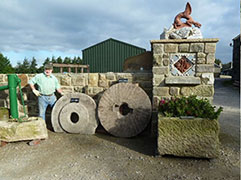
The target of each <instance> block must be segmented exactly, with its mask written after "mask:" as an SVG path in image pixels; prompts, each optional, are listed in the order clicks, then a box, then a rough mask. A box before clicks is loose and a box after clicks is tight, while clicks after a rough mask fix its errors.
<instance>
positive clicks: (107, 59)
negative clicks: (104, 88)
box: [82, 39, 146, 73]
mask: <svg viewBox="0 0 241 180" xmlns="http://www.w3.org/2000/svg"><path fill="white" fill-rule="evenodd" d="M145 51H146V50H145V49H143V48H139V47H136V46H133V45H130V44H127V43H124V42H121V41H118V40H115V39H108V40H106V41H103V42H101V43H98V44H96V45H94V46H91V47H89V48H86V49H84V50H83V51H82V54H83V63H84V64H88V65H89V66H90V72H102V73H105V72H123V63H124V60H125V59H126V58H128V57H131V56H136V55H138V54H141V53H143V52H145Z"/></svg>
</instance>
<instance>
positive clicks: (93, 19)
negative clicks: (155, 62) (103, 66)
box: [0, 0, 240, 66]
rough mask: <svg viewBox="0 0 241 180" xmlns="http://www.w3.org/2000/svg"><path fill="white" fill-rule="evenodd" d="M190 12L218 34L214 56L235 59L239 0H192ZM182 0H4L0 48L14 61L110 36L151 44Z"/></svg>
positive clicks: (76, 49) (63, 52)
mask: <svg viewBox="0 0 241 180" xmlns="http://www.w3.org/2000/svg"><path fill="white" fill-rule="evenodd" d="M189 2H190V4H191V6H192V14H191V16H192V17H193V19H194V20H195V21H198V22H200V23H201V24H202V27H201V32H202V34H203V37H204V38H219V39H220V40H219V42H218V44H217V52H216V58H218V59H221V60H222V62H223V63H226V62H229V61H231V60H232V47H230V46H229V44H230V43H231V42H232V39H233V38H234V37H236V36H237V35H238V34H239V33H240V2H239V1H238V0H190V1H189ZM186 3H187V1H184V0H167V1H166V0H165V1H164V0H151V1H150V0H88V1H87V0H38V1H37V0H0V13H1V16H0V27H1V28H0V52H1V53H2V54H3V55H4V56H6V57H8V58H9V59H10V62H11V64H12V65H13V66H15V65H16V64H17V62H21V61H22V60H23V59H24V58H25V57H26V58H27V59H29V60H31V59H32V57H33V56H34V57H35V58H36V59H37V63H38V64H39V65H42V63H43V62H44V60H45V59H46V58H47V57H50V58H51V57H52V56H55V57H56V58H57V57H58V56H61V57H62V58H64V57H66V56H67V57H74V56H80V57H82V50H83V49H85V48H87V47H89V46H92V45H94V44H96V43H99V42H101V41H104V40H106V39H108V38H114V39H117V40H120V41H124V42H127V43H130V44H133V45H136V46H139V47H143V48H145V49H146V50H150V48H151V46H150V40H156V39H159V38H160V34H161V33H162V32H163V29H164V28H165V27H166V28H169V27H170V26H171V24H172V23H173V19H174V17H175V16H176V15H177V14H178V13H179V12H182V11H184V9H185V5H186Z"/></svg>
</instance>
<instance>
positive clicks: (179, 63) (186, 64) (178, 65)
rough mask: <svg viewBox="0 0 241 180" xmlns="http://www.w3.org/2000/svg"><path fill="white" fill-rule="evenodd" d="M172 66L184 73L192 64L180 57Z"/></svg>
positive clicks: (184, 57)
mask: <svg viewBox="0 0 241 180" xmlns="http://www.w3.org/2000/svg"><path fill="white" fill-rule="evenodd" d="M174 66H175V67H176V68H177V69H178V70H179V71H180V72H181V73H184V72H186V71H187V70H188V69H189V68H190V67H191V66H192V64H191V63H190V61H189V59H187V58H186V56H182V57H181V59H179V60H178V61H177V62H176V63H175V64H174Z"/></svg>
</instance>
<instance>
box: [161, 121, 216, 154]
mask: <svg viewBox="0 0 241 180" xmlns="http://www.w3.org/2000/svg"><path fill="white" fill-rule="evenodd" d="M219 131H220V126H219V122H218V121H217V120H209V119H202V118H194V119H179V118H175V117H162V116H159V117H158V148H157V149H158V153H159V155H174V156H180V157H197V158H217V157H218V156H219V152H220V142H219V138H218V135H219Z"/></svg>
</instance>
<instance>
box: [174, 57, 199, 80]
mask: <svg viewBox="0 0 241 180" xmlns="http://www.w3.org/2000/svg"><path fill="white" fill-rule="evenodd" d="M170 70H171V73H172V75H174V76H194V74H195V55H194V54H189V53H185V54H175V55H171V56H170Z"/></svg>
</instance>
